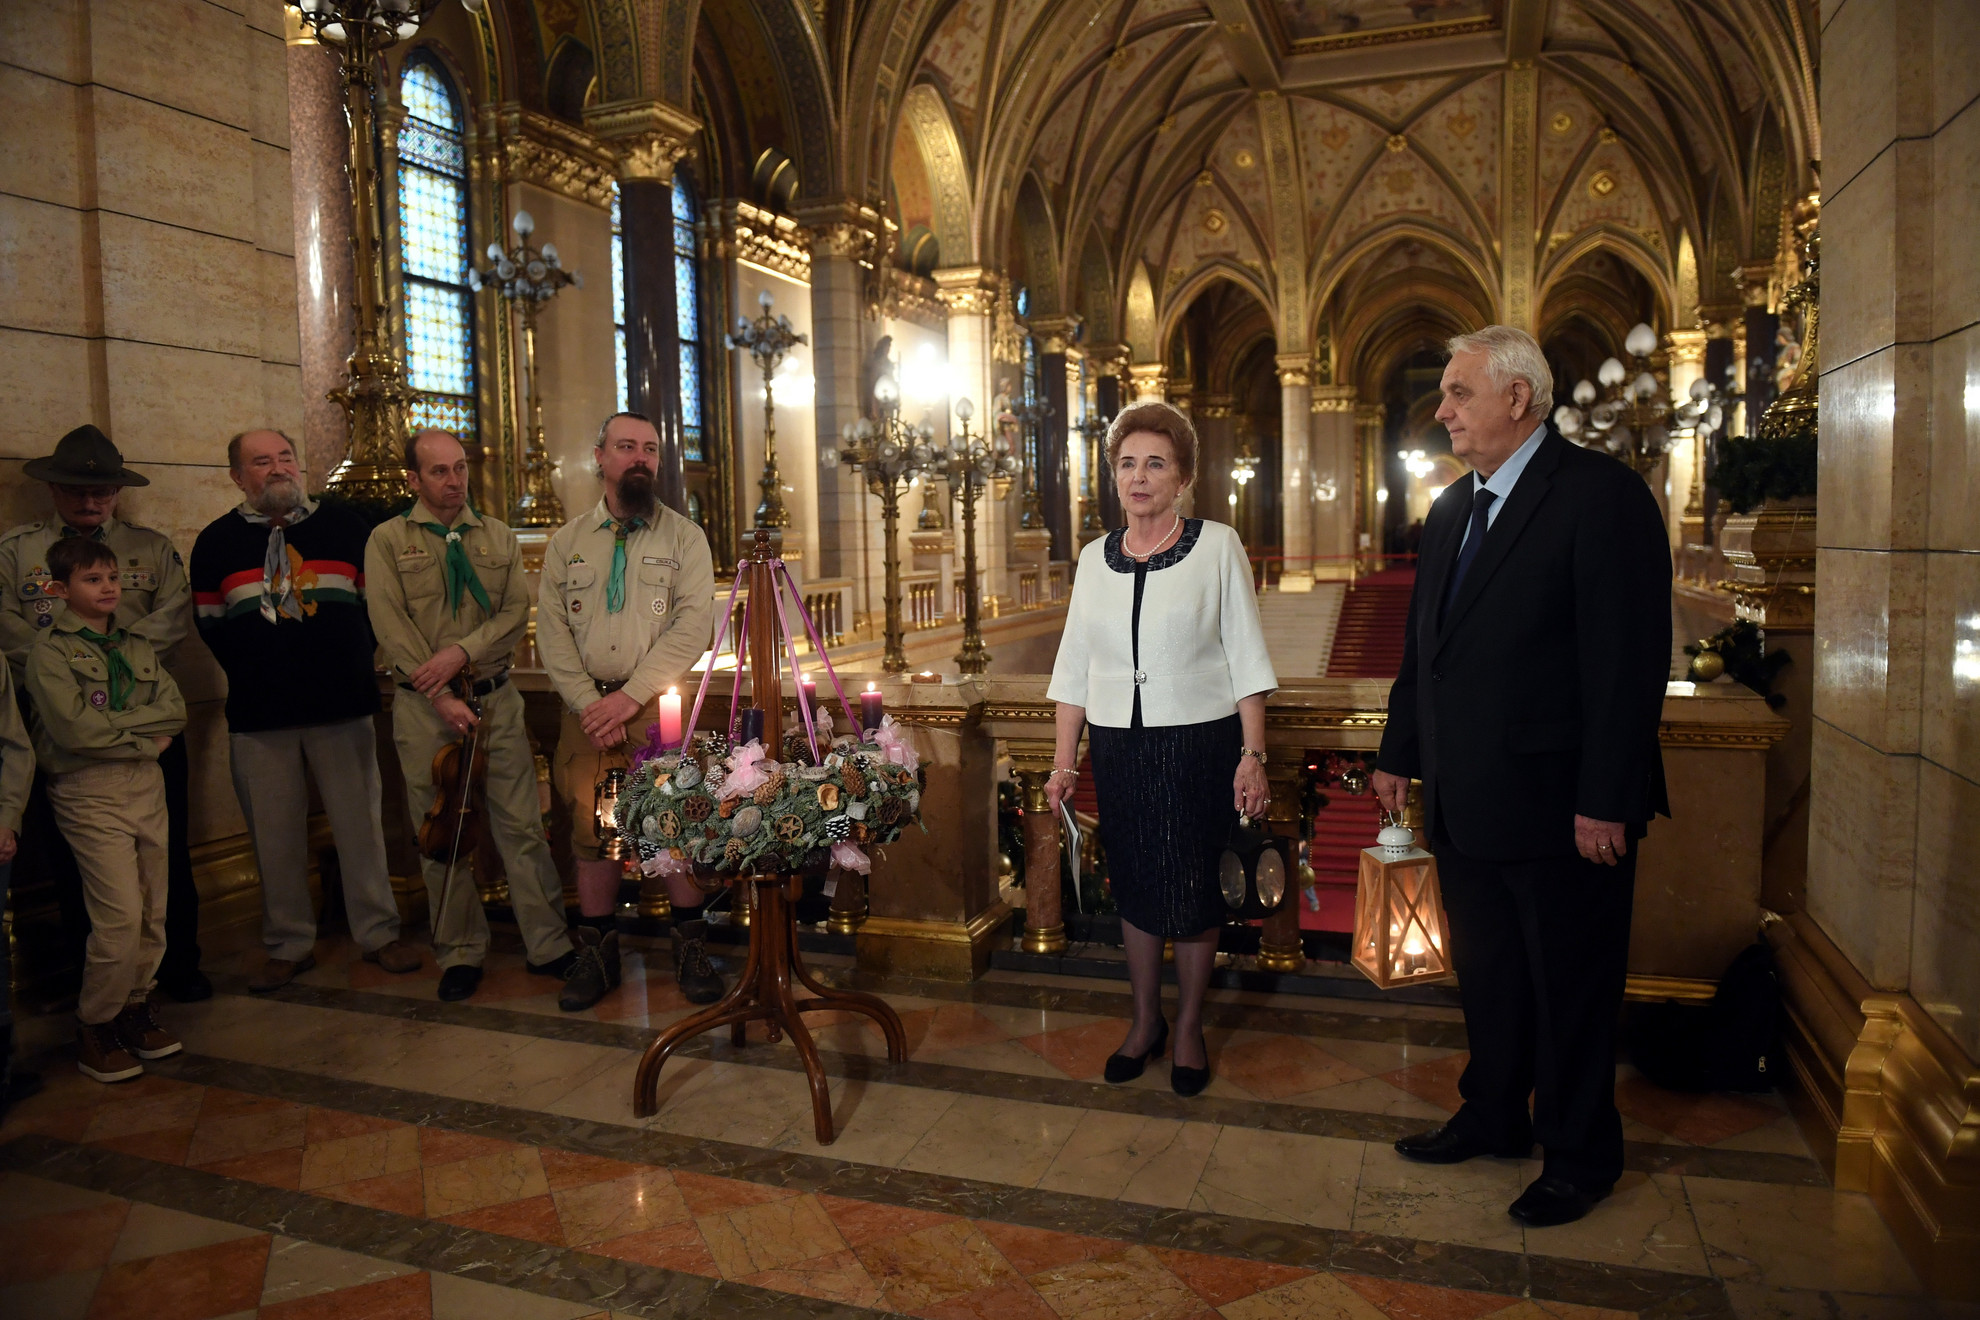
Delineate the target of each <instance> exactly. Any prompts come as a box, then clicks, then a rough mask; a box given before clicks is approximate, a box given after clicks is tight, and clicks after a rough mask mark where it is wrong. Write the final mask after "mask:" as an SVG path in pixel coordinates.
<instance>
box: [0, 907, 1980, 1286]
mask: <svg viewBox="0 0 1980 1320" xmlns="http://www.w3.org/2000/svg"><path fill="white" fill-rule="evenodd" d="M320 956H321V957H322V962H323V965H322V966H321V967H319V969H318V970H317V971H316V972H314V973H312V974H310V976H309V977H307V978H305V982H302V983H298V984H296V985H294V986H291V987H289V988H288V989H286V990H284V991H282V992H280V993H279V994H278V995H276V996H273V997H270V998H266V999H261V998H250V997H248V996H246V995H245V994H244V993H240V992H239V989H238V981H237V980H231V981H230V980H229V979H228V978H227V977H226V976H224V975H223V977H222V987H221V988H222V993H221V994H220V995H219V996H217V997H216V998H215V999H214V1000H213V1001H211V1002H210V1003H208V1004H204V1005H199V1006H194V1007H191V1008H173V1009H171V1010H169V1012H168V1017H169V1020H170V1021H172V1022H173V1023H174V1024H175V1025H177V1026H178V1027H179V1028H180V1029H182V1031H183V1033H184V1035H185V1038H186V1041H187V1046H188V1052H187V1054H186V1055H185V1056H182V1057H180V1058H178V1059H173V1060H168V1061H165V1062H163V1063H161V1064H159V1065H156V1066H154V1067H153V1069H152V1071H151V1073H150V1075H148V1076H147V1077H146V1078H145V1079H143V1080H142V1081H140V1082H138V1083H134V1084H130V1085H125V1086H119V1087H103V1086H99V1085H97V1084H95V1083H92V1082H89V1081H87V1080H86V1079H84V1078H82V1077H81V1076H80V1075H78V1074H77V1073H75V1072H74V1071H73V1066H72V1065H70V1064H68V1063H67V1061H66V1060H65V1059H62V1058H60V1057H54V1058H51V1059H49V1060H47V1061H46V1066H47V1067H48V1069H49V1078H50V1088H49V1091H48V1092H47V1093H46V1094H45V1095H43V1096H41V1097H39V1098H37V1099H36V1100H34V1101H31V1102H29V1103H28V1104H27V1105H24V1106H22V1107H21V1108H20V1109H18V1110H17V1111H16V1112H15V1113H14V1114H13V1115H12V1116H10V1118H9V1120H8V1122H7V1123H6V1125H5V1127H4V1128H0V1171H4V1172H0V1225H4V1226H3V1227H0V1240H4V1241H6V1242H7V1243H8V1246H9V1250H7V1251H5V1252H0V1316H7V1317H12V1316H34V1317H47V1320H63V1318H65V1317H85V1316H88V1317H118V1316H127V1315H128V1316H140V1315H142V1316H144V1317H147V1318H148V1320H159V1318H169V1317H185V1318H186V1320H207V1318H209V1317H233V1316H250V1315H257V1314H258V1315H261V1316H268V1317H281V1318H283V1320H289V1318H291V1317H305V1316H310V1317H314V1316H325V1317H331V1316H334V1317H340V1318H341V1317H373V1316H376V1317H401V1316H404V1317H415V1316H416V1317H436V1318H437V1317H452V1316H462V1317H468V1316H473V1317H484V1316H485V1317H506V1316H517V1317H544V1318H545V1320H563V1318H564V1317H576V1316H591V1315H599V1314H605V1313H612V1314H624V1315H641V1316H676V1315H678V1316H697V1317H699V1316H708V1317H726V1316H731V1315H736V1316H797V1315H822V1316H841V1315H843V1316H852V1315H870V1314H908V1315H916V1316H925V1317H931V1318H932V1317H943V1318H947V1317H958V1318H959V1317H999V1318H1002V1317H1014V1318H1016V1320H1031V1318H1032V1317H1037V1320H1049V1318H1051V1317H1061V1318H1063V1320H1074V1318H1080V1320H1083V1318H1084V1317H1105V1318H1110V1320H1131V1318H1137V1317H1150V1318H1153V1317H1163V1318H1169V1317H1175V1318H1178V1320H1183V1318H1187V1320H1201V1318H1203V1317H1211V1316H1222V1317H1227V1318H1228V1320H1265V1318H1267V1317H1287V1318H1290V1317H1327V1318H1328V1320H1336V1318H1339V1320H1350V1318H1351V1320H1473V1318H1474V1317H1484V1316H1496V1317H1504V1318H1505V1320H1544V1318H1545V1317H1555V1318H1557V1320H1596V1317H1602V1318H1603V1320H1619V1318H1620V1317H1622V1316H1629V1315H1645V1316H1740V1317H1752V1318H1754V1320H1758V1318H1759V1317H1768V1318H1770V1320H1775V1318H1778V1320H1788V1318H1790V1317H1792V1318H1795V1320H1799V1317H1804V1316H1807V1317H1814V1316H1823V1317H1863V1320H1885V1318H1886V1317H1888V1318H1889V1320H1897V1317H1911V1316H1945V1317H1953V1316H1958V1317H1960V1320H1971V1317H1972V1316H1973V1315H1974V1312H1972V1311H1971V1310H1964V1309H1957V1308H1949V1307H1944V1306H1941V1305H1938V1304H1935V1303H1933V1302H1931V1301H1929V1300H1928V1299H1925V1298H1923V1297H1921V1296H1919V1295H1918V1285H1917V1282H1916V1280H1915V1278H1914V1277H1913V1276H1912V1274H1911V1272H1910V1270H1909V1269H1908V1268H1907V1267H1906V1265H1905V1263H1904V1261H1903V1259H1902V1257H1901V1256H1900V1255H1899V1254H1898V1253H1897V1251H1896V1248H1895V1246H1894V1245H1893V1244H1892V1243H1891V1241H1890V1239H1889V1236H1888V1234H1887V1233H1886V1232H1885V1230H1884V1229H1883V1227H1882V1224H1881V1222H1880V1221H1879V1220H1878V1219H1877V1217H1876V1214H1875V1212H1874V1210H1872V1209H1871V1208H1870V1206H1869V1204H1868V1202H1867V1201H1866V1200H1864V1199H1863V1198H1861V1197H1854V1196H1848V1195H1841V1194H1837V1193H1834V1192H1832V1191H1831V1190H1830V1189H1829V1188H1828V1187H1827V1186H1826V1184H1825V1181H1824V1179H1823V1177H1822V1174H1821V1170H1820V1168H1819V1166H1817V1165H1816V1164H1815V1162H1814V1161H1813V1160H1812V1159H1811V1158H1810V1157H1809V1155H1808V1152H1807V1150H1806V1148H1805V1147H1804V1146H1803V1145H1802V1143H1801V1140H1800V1137H1799V1135H1798V1133H1797V1132H1796V1130H1795V1128H1794V1125H1793V1123H1792V1121H1791V1120H1790V1119H1789V1118H1788V1117H1787V1115H1786V1114H1785V1113H1784V1111H1783V1110H1782V1109H1781V1108H1780V1107H1779V1106H1778V1105H1777V1104H1776V1103H1775V1102H1774V1101H1773V1100H1772V1099H1771V1098H1766V1097H1762V1098H1747V1097H1681V1096H1675V1095H1671V1094H1669V1093H1665V1092H1661V1091H1658V1090H1656V1089H1655V1088H1652V1087H1650V1086H1648V1085H1646V1084H1645V1083H1643V1082H1642V1081H1641V1079H1639V1078H1636V1077H1633V1076H1631V1075H1629V1074H1628V1073H1627V1072H1625V1073H1624V1075H1623V1076H1622V1078H1621V1081H1620V1090H1621V1096H1622V1101H1623V1104H1624V1107H1625V1110H1626V1112H1627V1115H1628V1124H1629V1133H1628V1136H1629V1143H1630V1144H1629V1164H1630V1168H1631V1172H1630V1173H1628V1174H1627V1175H1626V1176H1625V1178H1624V1180H1623V1182H1622V1184H1620V1185H1619V1186H1618V1188H1617V1191H1616V1194H1615V1195H1614V1196H1613V1197H1612V1198H1611V1199H1610V1200H1609V1201H1608V1202H1607V1203H1605V1204H1604V1205H1603V1206H1602V1207H1600V1208H1599V1209H1598V1211H1597V1212H1596V1213H1595V1214H1594V1215H1592V1216H1591V1217H1590V1218H1589V1219H1587V1220H1585V1221H1583V1222H1582V1223H1581V1224H1577V1225H1573V1226H1570V1227H1567V1228H1562V1229H1554V1230H1546V1231H1534V1232H1523V1231H1522V1230H1521V1229H1520V1227H1519V1226H1518V1225H1517V1224H1516V1223H1514V1222H1513V1221H1512V1220H1510V1219H1508V1218H1507V1217H1506V1215H1505V1213H1504V1208H1505V1205H1506V1204H1507V1203H1508V1202H1509V1201H1510V1200H1511V1199H1512V1197H1513V1196H1514V1195H1516V1194H1517V1193H1518V1191H1519V1189H1520V1187H1521V1186H1522V1185H1523V1184H1524V1182H1525V1181H1526V1180H1527V1179H1529V1178H1531V1177H1532V1176H1533V1175H1534V1173H1535V1172H1537V1164H1535V1163H1533V1162H1530V1161H1498V1160H1481V1161H1474V1162H1473V1163H1471V1164H1468V1165H1464V1166H1461V1167H1459V1168H1454V1169H1423V1168H1420V1167H1418V1166H1412V1165H1408V1164H1406V1163H1404V1162H1402V1161H1401V1160H1399V1159H1398V1158H1396V1157H1395V1155H1394V1154H1393V1152H1392V1151H1390V1150H1389V1149H1388V1143H1389V1142H1390V1141H1392V1140H1393V1139H1394V1137H1395V1136H1396V1135H1399V1134H1400V1133H1402V1132H1407V1131H1411V1130H1414V1129H1416V1128H1418V1127H1421V1126H1424V1125H1426V1124H1427V1123H1430V1122H1434V1121H1436V1120H1437V1119H1439V1118H1441V1117H1442V1116H1443V1115H1444V1114H1446V1113H1447V1112H1448V1111H1449V1108H1450V1107H1451V1106H1453V1105H1454V1104H1455V1097H1454V1092H1453V1087H1454V1083H1455V1078H1456V1076H1457V1072H1458V1070H1459V1069H1461V1067H1462V1065H1463V1059H1464V1055H1463V1050H1462V1047H1463V1032H1462V1026H1461V1024H1460V1023H1457V1022H1455V1021H1452V1020H1451V1019H1452V1017H1453V1015H1452V1014H1451V1013H1450V1012H1449V1011H1448V1010H1442V1009H1424V1008H1416V1009H1410V1010H1407V1011H1403V1010H1401V1009H1399V1008H1397V1006H1394V1005H1389V1004H1372V1005H1370V1004H1350V1003H1345V1002H1339V1001H1315V1000H1311V999H1305V1000H1293V999H1290V998H1273V997H1266V996H1257V995H1242V994H1236V993H1230V994H1220V995H1219V996H1218V998H1217V1001H1216V1003H1215V1004H1214V1006H1213V1010H1212V1015H1211V1016H1212V1018H1213V1026H1212V1030H1211V1033H1210V1035H1211V1040H1210V1046H1211V1053H1212V1060H1213V1067H1214V1069H1215V1072H1216V1080H1215V1082H1214V1083H1213V1086H1212V1088H1211V1091H1210V1092H1209V1093H1207V1094H1206V1095H1205V1096H1203V1097H1200V1098H1198V1099H1196V1100H1193V1101H1184V1100H1181V1099H1179V1098H1178V1097H1176V1096H1174V1095H1173V1094H1171V1093H1170V1092H1169V1091H1168V1089H1167V1069H1166V1068H1165V1067H1160V1066H1157V1067H1155V1068H1152V1069H1151V1070H1150V1074H1149V1075H1148V1076H1146V1077H1144V1078H1143V1079H1142V1081H1141V1082H1140V1083H1137V1084H1134V1085H1131V1086H1127V1087H1109V1086H1106V1085H1105V1084H1103V1083H1100V1082H1099V1081H1098V1080H1097V1076H1098V1073H1099V1071H1100V1066H1101V1062H1102V1061H1103V1060H1104V1058H1105V1057H1106V1055H1107V1053H1108V1052H1110V1051H1111V1050H1112V1049H1113V1048H1114V1046H1115V1045H1117V1044H1118V1043H1119V1040H1120V1038H1121V1034H1122V1030H1123V1019H1122V1010H1123V1009H1124V1008H1125V1002H1124V999H1123V997H1122V996H1121V995H1120V993H1119V989H1120V987H1116V986H1109V985H1106V984H1104V983H1102V984H1098V985H1096V983H1094V982H1090V981H1088V982H1074V981H1069V980H1068V981H1053V980H1052V979H1051V978H1017V977H1014V976H1005V975H993V976H992V977H991V978H988V979H986V980H985V981H982V982H978V983H976V984H974V985H970V986H951V985H935V984H929V983H908V982H890V983H886V984H883V985H880V986H878V987H875V988H878V989H880V990H881V991H882V993H884V994H885V995H886V997H887V998H888V999H889V1000H890V1001H891V1002H892V1003H894V1004H895V1006H896V1007H897V1008H898V1009H899V1010H900V1011H901V1013H902V1016H903V1019H904V1020H905V1022H906V1023H907V1026H908V1031H909V1039H910V1044H911V1049H912V1054H911V1058H910V1061H909V1062H907V1063H906V1064H902V1065H889V1064H887V1063H885V1062H884V1050H883V1049H882V1047H881V1045H880V1042H879V1038H878V1034H877V1032H873V1031H871V1030H869V1029H867V1028H865V1027H864V1026H862V1025H860V1024H858V1023H855V1022H843V1023H836V1024H830V1025H827V1026H826V1027H825V1028H824V1030H822V1031H821V1032H820V1043H821V1047H822V1048H823V1050H824V1052H825V1058H826V1062H827V1067H828V1071H829V1072H830V1073H831V1074H832V1093H833V1103H834V1112H835V1115H836V1117H837V1119H838V1121H839V1125H840V1129H841V1133H840V1136H839V1138H838V1140H837V1141H835V1142H834V1143H833V1144H832V1145H830V1146H819V1145H818V1144H817V1143H816V1142H815V1140H814V1138H813V1135H812V1132H811V1120H810V1116H809V1111H808V1102H807V1099H806V1092H805V1088H804V1084H803V1079H802V1074H801V1073H800V1072H798V1071H797V1068H796V1061H795V1056H794V1053H793V1051H792V1050H791V1048H790V1046H789V1044H788V1042H786V1043H783V1044H779V1045H770V1044H767V1043H752V1044H750V1045H748V1046H745V1047H743V1048H742V1049H739V1050H738V1049H735V1048H732V1047H730V1046H728V1045H727V1043H726V1041H722V1042H720V1043H717V1042H714V1041H708V1040H704V1041H703V1042H701V1043H699V1044H697V1045H696V1046H695V1047H693V1048H692V1049H691V1050H690V1051H688V1053H687V1055H686V1057H684V1058H680V1059H678V1060H677V1061H676V1062H673V1063H670V1064H669V1066H668V1069H667V1071H666V1073H665V1074H664V1075H663V1077H662V1087H661V1108H660V1112H659V1113H658V1115H656V1116H655V1117H654V1118H652V1119H649V1120H644V1121H642V1120H636V1119H634V1118H633V1116H632V1114H631V1108H630V1092H631V1085H630V1081H631V1071H632V1067H633V1062H634V1060H635V1058H636V1051H637V1049H638V1048H639V1047H640V1046H641V1045H643V1044H644V1042H645V1040H646V1039H647V1038H648V1037H649V1035H650V1032H651V1029H652V1027H653V1026H655V1025H658V1024H662V1023H664V1022H667V1021H670V1020H672V1019H674V1018H675V1017H677V1016H679V1015H680V1014H682V1013H684V1012H686V1011H688V1009H687V1006H686V1005H685V1004H684V1003H682V1002H681V1001H680V999H679V996H678V994H677V993H676V991H675V988H674V986H673V984H672V981H671V978H670V977H669V976H666V975H665V974H660V973H656V974H654V975H652V976H649V975H648V974H647V967H646V959H645V958H644V957H642V956H641V955H640V954H639V953H638V952H637V951H635V952H633V953H632V954H631V955H630V956H629V957H628V959H627V971H628V980H627V984H626V986H625V987H623V988H622V989H621V990H620V991H619V992H618V993H617V994H615V995H614V996H613V997H612V998H611V999H609V1000H607V1001H606V1002H605V1003H603V1004H601V1005H600V1006H599V1007H598V1009H597V1010H596V1011H594V1012H593V1013H590V1014H584V1015H564V1014H560V1013H558V1012H557V1011H556V1009H555V1005H554V999H553V992H554V988H555V987H554V986H553V985H552V984H551V983H549V982H546V981H544V980H542V979H540V978H535V977H530V976H528V975H527V974H526V973H525V972H524V970H523V968H522V966H521V961H520V958H519V957H517V956H515V955H513V954H500V955H497V957H496V958H495V959H494V960H492V962H491V969H490V974H489V976H488V978H487V979H486V981H485V982H484V986H483V989H482V991H481V993H480V994H478V995H477V996H476V997H475V998H474V999H473V1000H471V1001H469V1002H468V1003H465V1004H457V1005H448V1004H440V1003H438V1002H437V1001H436V1000H435V999H434V998H433V981H434V976H433V974H432V972H431V971H430V969H429V971H428V972H427V973H425V974H422V975H415V976H410V977H392V976H388V975H387V974H384V973H382V972H380V971H379V970H378V969H377V968H375V967H372V966H368V965H366V964H364V963H362V962H358V961H356V960H354V959H352V958H351V957H350V950H349V949H348V947H339V946H336V945H332V944H328V943H326V945H325V948H324V949H323V950H322V951H321V954H320ZM654 961H655V963H656V964H657V963H659V962H660V961H661V959H660V958H659V957H656V958H655V959H654ZM819 961H822V962H826V963H827V964H829V961H830V960H819ZM830 970H832V969H829V966H828V971H830ZM837 970H838V974H840V975H846V974H848V973H846V972H845V971H844V969H837Z"/></svg>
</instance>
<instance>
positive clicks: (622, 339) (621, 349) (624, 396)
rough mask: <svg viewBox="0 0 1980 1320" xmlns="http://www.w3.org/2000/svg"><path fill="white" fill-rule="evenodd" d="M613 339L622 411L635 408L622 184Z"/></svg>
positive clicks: (615, 207) (615, 230)
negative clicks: (629, 371) (629, 373)
mask: <svg viewBox="0 0 1980 1320" xmlns="http://www.w3.org/2000/svg"><path fill="white" fill-rule="evenodd" d="M612 338H613V342H614V344H615V345H616V349H617V357H615V358H614V359H613V366H614V368H615V369H616V370H617V371H618V373H619V411H620V412H625V411H627V410H628V409H630V408H631V407H632V404H631V402H629V400H630V399H631V397H632V396H631V395H629V394H628V393H627V392H626V235H625V230H624V229H622V228H621V227H620V225H619V185H618V181H617V180H614V181H613V183H612Z"/></svg>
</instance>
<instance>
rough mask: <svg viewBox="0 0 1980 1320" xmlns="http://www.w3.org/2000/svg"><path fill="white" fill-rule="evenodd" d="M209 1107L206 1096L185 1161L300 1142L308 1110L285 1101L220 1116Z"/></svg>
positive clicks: (211, 1160)
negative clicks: (260, 1108) (265, 1107)
mask: <svg viewBox="0 0 1980 1320" xmlns="http://www.w3.org/2000/svg"><path fill="white" fill-rule="evenodd" d="M212 1108H213V1106H212V1104H211V1102H210V1098H209V1102H208V1103H207V1104H206V1105H205V1106H204V1111H203V1112H202V1113H201V1116H200V1120H199V1123H198V1125H197V1126H196V1127H194V1128H193V1138H192V1145H191V1146H190V1147H189V1148H188V1149H187V1151H186V1163H187V1164H193V1165H199V1164H214V1163H217V1162H219V1161H221V1160H230V1159H238V1158H239V1157H241V1156H243V1155H260V1154H264V1153H266V1152H268V1151H271V1150H282V1149H284V1148H286V1147H289V1146H298V1147H299V1146H301V1145H302V1144H303V1117H304V1115H305V1113H306V1112H307V1111H306V1110H305V1108H304V1107H303V1106H302V1105H293V1104H285V1105H281V1106H279V1107H273V1108H268V1109H263V1110H261V1111H259V1112H256V1113H247V1114H228V1115H225V1116H219V1117H215V1116H210V1111H211V1109H212Z"/></svg>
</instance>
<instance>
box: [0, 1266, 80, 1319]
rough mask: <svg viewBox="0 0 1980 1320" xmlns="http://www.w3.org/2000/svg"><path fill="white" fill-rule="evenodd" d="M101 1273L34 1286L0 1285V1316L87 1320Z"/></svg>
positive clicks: (59, 1276)
mask: <svg viewBox="0 0 1980 1320" xmlns="http://www.w3.org/2000/svg"><path fill="white" fill-rule="evenodd" d="M102 1277H103V1272H102V1271H101V1270H82V1271H79V1272H75V1273H69V1274H57V1275H55V1276H53V1277H51V1278H46V1279H38V1280H36V1281H35V1282H33V1283H21V1284H14V1285H11V1286H9V1285H6V1284H0V1315H6V1316H33V1317H35V1320H86V1317H88V1315H89V1304H90V1300H91V1299H92V1298H94V1297H95V1296H96V1285H97V1282H98V1280H100V1279H101V1278H102Z"/></svg>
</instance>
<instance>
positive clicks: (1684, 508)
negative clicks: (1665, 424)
mask: <svg viewBox="0 0 1980 1320" xmlns="http://www.w3.org/2000/svg"><path fill="white" fill-rule="evenodd" d="M1664 344H1665V346H1666V347H1667V348H1668V350H1669V353H1670V373H1671V405H1672V406H1673V407H1682V406H1683V405H1684V404H1686V403H1689V402H1690V401H1691V386H1692V383H1693V382H1694V381H1698V380H1701V379H1703V378H1704V375H1705V332H1704V331H1703V330H1673V331H1671V332H1670V333H1669V334H1667V335H1665V336H1664ZM1721 384H1723V382H1721ZM1704 459H1705V433H1704V428H1703V427H1699V428H1698V429H1697V434H1695V435H1692V436H1688V437H1686V438H1684V439H1682V440H1679V441H1678V442H1676V443H1675V444H1673V445H1672V446H1671V454H1670V469H1669V471H1670V489H1671V502H1670V537H1671V546H1672V548H1673V549H1674V550H1677V551H1680V552H1681V551H1682V550H1683V549H1684V547H1685V545H1686V544H1687V543H1689V542H1696V541H1697V540H1698V539H1699V537H1698V527H1699V522H1700V518H1699V505H1700V504H1701V503H1702V502H1703V497H1704Z"/></svg>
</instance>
